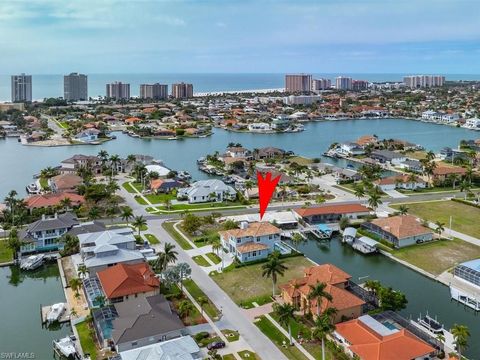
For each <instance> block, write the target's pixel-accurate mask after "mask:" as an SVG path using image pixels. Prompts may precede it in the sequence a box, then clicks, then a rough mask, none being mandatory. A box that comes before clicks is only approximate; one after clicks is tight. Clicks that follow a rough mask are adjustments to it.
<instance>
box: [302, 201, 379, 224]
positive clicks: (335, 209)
mask: <svg viewBox="0 0 480 360" xmlns="http://www.w3.org/2000/svg"><path fill="white" fill-rule="evenodd" d="M294 211H295V213H296V215H297V217H298V218H301V219H303V220H304V221H306V222H307V223H309V224H318V223H332V222H338V221H340V219H341V218H342V217H346V218H349V219H354V220H355V219H359V218H362V217H365V216H368V215H370V210H369V209H368V208H367V207H365V206H363V205H360V204H338V205H337V204H324V205H319V206H314V207H309V208H300V209H295V210H294Z"/></svg>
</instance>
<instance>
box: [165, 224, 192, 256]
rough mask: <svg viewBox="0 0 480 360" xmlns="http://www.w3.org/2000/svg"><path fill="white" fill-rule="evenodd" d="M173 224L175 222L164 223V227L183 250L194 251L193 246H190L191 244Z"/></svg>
mask: <svg viewBox="0 0 480 360" xmlns="http://www.w3.org/2000/svg"><path fill="white" fill-rule="evenodd" d="M173 224H174V223H173V222H164V223H163V224H162V227H163V228H164V229H165V230H166V231H167V232H168V233H169V234H170V235H171V236H172V237H173V239H174V240H175V241H176V242H177V244H178V245H180V247H181V248H182V249H183V250H190V249H193V247H192V245H190V243H189V242H188V241H186V240H185V239H184V238H183V236H182V235H180V234H179V233H178V232H177V230H175V228H174V227H173Z"/></svg>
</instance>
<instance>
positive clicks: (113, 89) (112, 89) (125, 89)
mask: <svg viewBox="0 0 480 360" xmlns="http://www.w3.org/2000/svg"><path fill="white" fill-rule="evenodd" d="M106 96H107V98H112V99H115V100H120V99H130V84H124V83H122V82H119V81H115V82H114V83H111V84H107V85H106Z"/></svg>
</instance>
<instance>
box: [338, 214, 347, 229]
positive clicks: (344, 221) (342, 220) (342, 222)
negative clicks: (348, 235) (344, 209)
mask: <svg viewBox="0 0 480 360" xmlns="http://www.w3.org/2000/svg"><path fill="white" fill-rule="evenodd" d="M349 225H350V219H349V218H348V217H347V216H342V217H341V218H340V221H339V222H338V226H339V227H340V229H341V230H345V228H347V227H348V226H349Z"/></svg>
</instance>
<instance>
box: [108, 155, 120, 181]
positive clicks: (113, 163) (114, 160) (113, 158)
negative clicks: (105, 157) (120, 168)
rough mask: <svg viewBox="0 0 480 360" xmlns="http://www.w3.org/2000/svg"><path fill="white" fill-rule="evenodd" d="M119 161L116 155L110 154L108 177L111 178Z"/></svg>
mask: <svg viewBox="0 0 480 360" xmlns="http://www.w3.org/2000/svg"><path fill="white" fill-rule="evenodd" d="M119 162H120V157H119V156H118V155H112V156H110V172H111V174H110V177H111V178H113V177H114V175H115V173H116V168H117V164H118V163H119Z"/></svg>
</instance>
